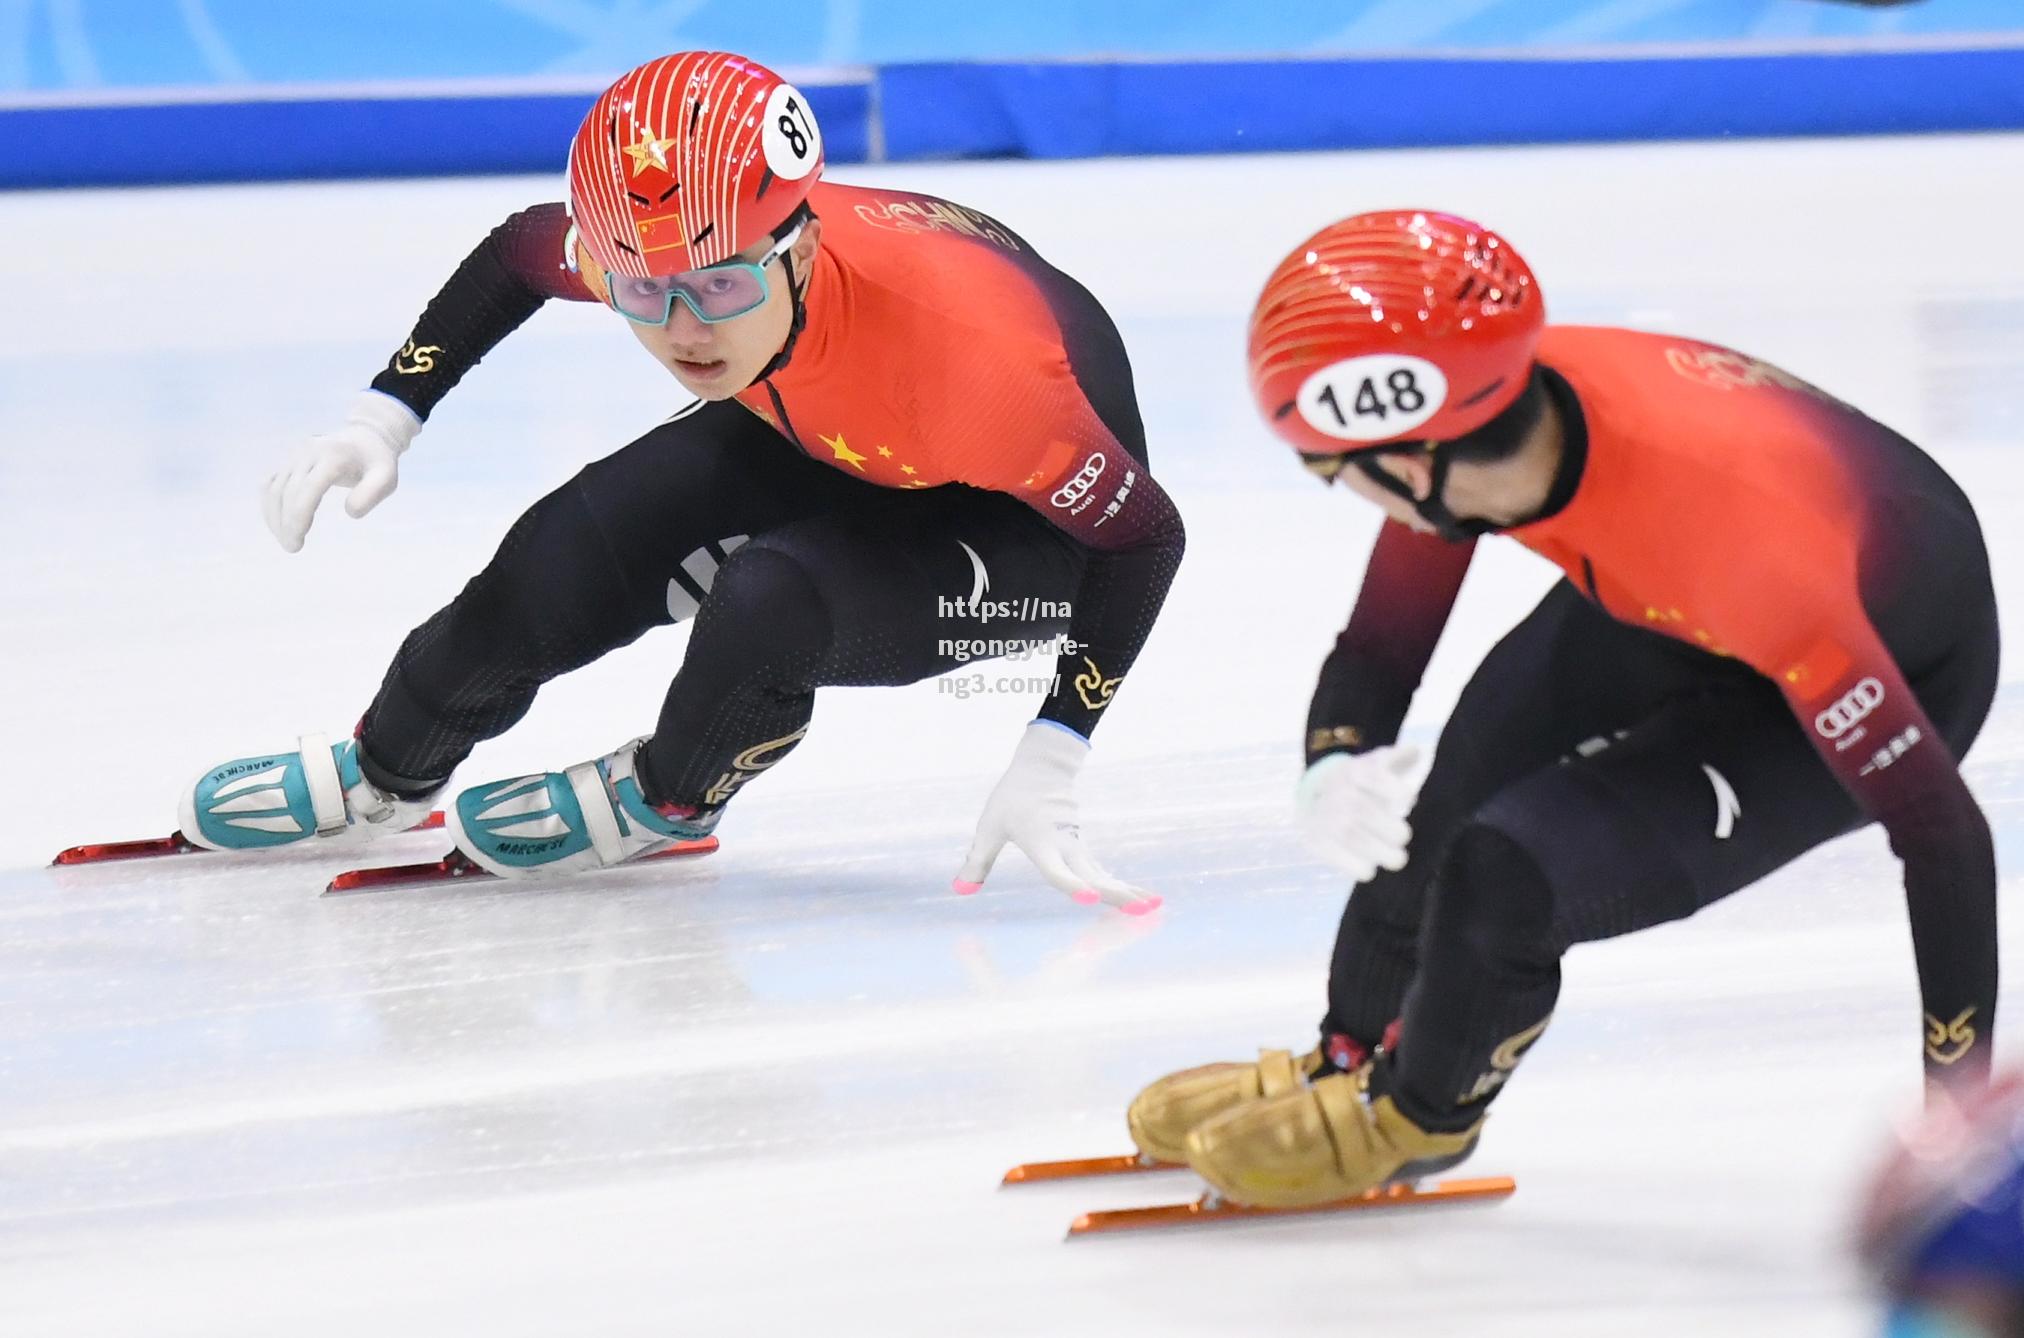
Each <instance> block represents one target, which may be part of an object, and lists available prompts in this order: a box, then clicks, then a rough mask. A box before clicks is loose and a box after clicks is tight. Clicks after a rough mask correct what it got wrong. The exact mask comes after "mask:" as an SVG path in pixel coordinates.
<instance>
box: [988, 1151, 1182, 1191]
mask: <svg viewBox="0 0 2024 1338" xmlns="http://www.w3.org/2000/svg"><path fill="white" fill-rule="evenodd" d="M1186 1169H1187V1168H1186V1167H1185V1166H1183V1165H1181V1164H1180V1163H1179V1162H1171V1161H1154V1160H1153V1159H1152V1158H1151V1157H1148V1156H1146V1155H1145V1154H1144V1153H1143V1152H1128V1153H1125V1154H1123V1155H1121V1156H1116V1157H1080V1158H1077V1159H1075V1160H1072V1161H1029V1162H1026V1163H1025V1164H1023V1165H1020V1166H1014V1167H1013V1168H1012V1169H1011V1170H1009V1171H1007V1172H1005V1178H1004V1179H1003V1180H1000V1181H999V1182H998V1185H999V1188H1001V1189H1002V1188H1003V1187H1005V1186H1006V1185H1032V1184H1038V1183H1039V1182H1041V1181H1043V1180H1082V1179H1086V1178H1088V1177H1090V1176H1096V1175H1135V1174H1137V1173H1139V1172H1141V1171H1184V1170H1186Z"/></svg>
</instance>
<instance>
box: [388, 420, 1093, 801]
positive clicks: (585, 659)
mask: <svg viewBox="0 0 2024 1338" xmlns="http://www.w3.org/2000/svg"><path fill="white" fill-rule="evenodd" d="M972 553H974V554H975V560H974V561H973V559H972V556H971V555H972ZM1083 561H1084V558H1083V552H1082V550H1081V549H1080V548H1079V547H1078V546H1077V545H1075V544H1074V543H1073V542H1072V541H1070V540H1069V539H1067V538H1066V537H1064V536H1063V535H1062V534H1060V532H1059V531H1057V530H1055V529H1054V528H1053V527H1052V526H1051V525H1049V524H1048V523H1047V521H1046V520H1045V519H1043V518H1042V517H1041V516H1039V515H1038V514H1036V513H1035V512H1033V511H1032V510H1031V509H1030V508H1028V507H1027V506H1025V505H1023V504H1022V503H1020V502H1018V501H1016V500H1014V499H1013V498H1010V497H1007V496H1004V495H1001V494H997V493H990V492H984V491H981V490H979V489H975V488H969V487H965V486H964V485H961V484H950V485H946V486H943V487H939V488H929V489H922V490H919V491H910V492H908V491H895V490H893V489H889V488H880V487H876V486H874V485H872V484H869V483H865V482H862V481H860V480H857V479H854V478H852V477H850V476H849V475H847V474H845V473H842V472H841V471H839V470H837V469H835V468H832V467H831V466H829V465H825V464H820V463H818V462H816V461H814V460H812V459H810V458H808V457H807V456H805V455H803V454H802V453H801V452H800V451H798V450H796V449H795V448H794V446H793V445H791V444H790V443H789V442H787V441H786V440H785V439H784V438H782V437H781V436H780V435H779V434H778V433H776V432H774V431H773V430H772V429H771V428H769V427H768V426H766V425H765V424H764V423H762V422H760V421H759V420H758V419H757V418H756V417H754V416H753V415H752V414H751V413H749V412H748V411H746V410H745V409H743V408H741V407H739V406H738V405H737V404H735V403H730V402H724V403H716V404H710V405H706V406H705V407H703V408H702V409H701V410H699V411H697V412H695V413H693V414H690V415H688V416H687V417H684V418H681V419H678V420H676V421H674V422H670V423H666V424H663V425H662V426H661V427H659V428H656V429H655V430H654V431H652V432H649V433H648V434H647V435H646V436H644V437H642V438H640V439H639V440H638V441H636V442H634V443H633V444H632V445H630V446H627V447H626V448H625V449H623V450H621V451H619V452H617V453H616V454H614V455H611V456H609V457H607V458H605V459H603V460H600V461H598V462H597V463H595V464H593V465H590V466H589V467H587V468H586V469H584V470H583V471H582V472H581V473H580V474H578V475H577V476H576V477H575V478H573V479H571V480H570V481H569V482H568V483H566V484H564V485H563V486H562V487H561V488H558V489H557V490H556V491H554V492H552V493H550V494H549V495H548V496H547V497H544V498H542V499H541V500H540V501H539V502H537V503H535V504H534V506H533V507H532V508H531V509H530V510H529V511H528V512H527V513H526V514H525V515H523V516H522V517H521V518H520V519H519V521H518V522H517V523H515V524H514V526H513V528H512V529H511V530H510V531H509V532H508V533H507V535H506V538H505V539H504V541H503V542H502V543H501V544H500V545H499V551H498V553H497V554H496V555H495V556H494V557H493V558H492V561H491V562H490V563H489V564H487V566H486V567H485V569H484V570H483V571H481V572H480V573H478V575H477V576H475V577H474V578H472V580H471V581H470V583H469V584H468V585H466V586H465V587H464V589H463V592H462V593H461V594H459V595H458V596H457V598H456V599H455V600H454V601H453V602H451V604H450V605H449V606H448V607H446V608H444V609H443V610H442V611H440V612H439V613H437V614H436V615H435V616H434V617H432V618H430V619H429V620H428V621H427V622H425V623H423V624H422V625H421V626H420V627H418V628H416V629H415V630H414V631H413V632H411V633H410V634H409V635H408V637H407V639H406V640H405V641H404V642H402V644H401V648H400V651H399V653H398V654H396V655H395V657H394V662H393V665H392V666H391V667H390V668H389V669H388V671H387V675H386V679H385V681H384V682H383V683H382V684H381V686H380V690H379V695H378V696H377V697H375V698H374V700H373V703H372V706H371V707H370V709H368V710H367V712H366V715H365V719H364V721H363V724H362V727H361V734H360V739H361V747H362V751H363V753H364V755H365V757H366V758H368V759H370V763H371V772H370V774H372V775H373V776H374V778H375V779H376V780H379V781H380V782H381V783H382V784H389V785H391V786H393V787H394V788H399V789H414V790H419V789H423V788H427V787H428V786H429V785H431V784H432V783H435V782H439V781H441V780H442V779H443V778H445V777H447V776H448V775H449V774H450V772H451V771H452V770H453V769H454V768H455V767H456V766H457V765H458V763H460V762H462V761H463V760H464V758H465V757H467V756H468V755H469V754H470V752H471V749H472V748H473V747H475V746H476V745H477V744H478V743H479V742H480V741H482V740H484V739H489V738H491V737H493V736H495V735H497V734H500V733H503V732H504V731H505V730H507V729H508V728H510V727H511V726H512V725H513V724H514V722H516V721H517V720H519V719H520V717H521V716H523V715H525V714H526V713H527V710H528V708H529V707H530V706H531V705H532V704H533V701H534V695H535V692H536V690H537V689H538V688H539V687H540V686H541V685H542V684H543V683H545V682H547V681H548V680H549V679H551V678H555V677H557V676H558V675H560V674H564V673H567V672H568V671H570V670H572V669H575V668H578V667H579V666H581V665H585V664H588V663H589V662H591V661H592V660H595V659H597V658H598V657H600V656H602V655H604V654H605V653H606V652H608V651H611V650H614V649H616V648H618V647H620V646H623V645H626V644H628V643H629V642H631V641H633V640H635V639H637V638H638V637H639V636H640V635H641V634H642V633H643V632H645V631H646V630H647V629H648V628H651V627H654V626H656V625H659V624H663V623H671V622H677V621H680V620H682V619H685V618H688V617H691V616H694V617H695V619H696V626H695V630H694V632H693V634H692V636H691V639H690V643H689V648H688V654H687V657H686V658H685V660H684V661H683V663H682V666H681V671H680V672H679V673H678V674H677V675H676V676H675V680H674V683H673V685H672V686H671V687H670V688H669V689H668V695H667V699H666V701H665V702H664V703H663V705H662V707H661V714H660V722H659V725H658V726H657V728H656V729H655V731H654V736H653V740H652V742H651V743H650V744H649V745H648V747H647V749H646V750H645V753H644V757H643V761H644V770H645V775H644V777H643V779H645V780H646V781H647V783H648V788H649V791H650V793H652V794H653V797H654V798H656V799H660V800H671V801H674V802H678V803H703V804H717V803H722V802H723V801H724V800H725V799H727V798H728V797H729V796H730V794H731V793H732V792H733V791H735V790H736V789H737V787H738V786H739V785H741V784H742V783H744V781H746V780H747V779H749V778H750V777H751V776H753V775H756V774H758V773H759V772H760V771H763V770H764V769H765V768H766V767H768V766H770V765H772V764H773V763H774V762H777V761H778V760H779V759H780V758H781V757H783V756H784V755H785V754H786V753H787V751H788V750H789V749H791V748H792V747H793V746H794V744H795V743H796V742H797V741H798V740H799V739H800V737H801V734H802V732H803V731H804V730H805V728H806V726H807V724H808V719H809V715H810V712H811V711H812V709H813V705H814V694H815V689H816V688H818V687H822V686H825V685H829V684H845V683H850V684H903V683H913V682H917V681H919V680H920V679H923V678H927V677H930V676H932V675H935V674H939V673H943V672H945V671H947V670H949V669H951V668H953V667H955V665H956V664H957V663H958V660H957V659H955V658H953V657H952V656H951V655H950V654H949V653H946V651H945V648H944V647H943V646H941V645H940V644H939V643H941V642H943V641H944V640H947V639H951V638H974V637H977V636H978V635H979V625H978V623H977V622H975V621H973V620H969V619H966V618H964V617H962V616H960V615H954V616H944V612H945V609H946V607H947V605H946V603H945V601H962V600H966V599H968V598H969V597H970V596H971V594H972V593H973V591H974V590H975V588H976V583H977V569H978V564H980V563H981V565H982V567H983V569H984V570H985V572H987V573H988V580H989V588H990V599H991V600H992V601H994V602H997V603H1000V604H1010V605H1012V606H1015V609H1018V610H1022V611H1023V609H1024V608H1025V607H1027V606H1026V603H1025V601H1028V600H1031V601H1032V604H1031V608H1032V609H1033V610H1034V612H1035V614H1036V616H1034V617H1031V618H1021V617H1018V616H1014V617H1010V618H1004V619H999V620H994V621H992V622H991V623H990V624H989V626H988V630H987V635H988V636H989V637H991V638H1007V639H1026V638H1031V639H1045V638H1048V637H1051V636H1054V635H1057V634H1059V633H1061V632H1062V631H1064V630H1065V628H1066V626H1067V621H1066V619H1065V618H1059V617H1049V616H1038V615H1040V614H1042V613H1046V612H1050V611H1051V610H1059V609H1064V608H1066V607H1067V605H1068V604H1069V603H1070V602H1071V601H1072V600H1073V599H1074V597H1075V592H1076V587H1077V585H1078V583H1079V581H1080V579H1081V571H1082V565H1083ZM1045 606H1051V610H1050V609H1049V608H1047V607H1045ZM616 742H618V741H617V740H612V741H611V743H616Z"/></svg>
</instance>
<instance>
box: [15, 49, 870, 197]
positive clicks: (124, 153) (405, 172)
mask: <svg viewBox="0 0 2024 1338" xmlns="http://www.w3.org/2000/svg"><path fill="white" fill-rule="evenodd" d="M601 87H602V85H585V87H584V88H583V89H582V90H580V91H577V90H571V91H568V92H553V91H543V92H540V93H514V92H504V91H501V92H487V93H474V94H464V93H451V94H442V93H433V94H416V95H411V96H410V95H401V94H398V93H394V94H390V95H381V94H378V93H375V94H374V95H372V96H360V97H351V96H346V95H345V94H343V93H342V92H341V91H332V92H327V93H320V94H319V95H318V96H315V97H290V96H285V95H273V94H263V95H262V96H260V97H257V98H246V99H243V100H212V99H209V98H202V97H196V98H188V99H179V100H177V101H170V102H158V103H147V102H125V103H120V104H117V105H104V104H99V105H57V106H48V105H43V106H16V107H6V106H4V105H0V187H6V188H13V189H21V188H35V187H51V186H141V185H165V184H178V183H195V182H224V181H281V180H315V179H341V178H357V177H420V176H426V177H434V176H488V175H504V174H513V173H523V172H549V173H553V174H554V175H555V176H556V178H557V179H558V180H560V178H561V176H562V172H563V168H564V165H565V164H566V162H567V159H568V154H569V141H570V137H571V136H572V135H574V134H575V133H576V127H577V126H578V125H579V124H580V123H581V122H582V120H583V114H584V112H585V111H586V110H587V109H588V108H589V106H590V103H591V100H592V99H593V98H595V97H596V95H597V92H598V90H599V88H601ZM802 88H803V91H804V92H806V93H807V95H808V100H809V103H810V104H811V105H812V107H813V110H814V112H815V115H816V117H817V118H818V119H819V120H820V122H821V124H822V128H823V136H824V140H825V143H826V146H827V148H828V152H829V155H830V157H831V158H833V159H836V160H838V161H843V162H861V161H863V160H864V159H865V158H866V157H868V156H870V146H869V145H868V144H867V142H866V138H865V137H866V135H867V133H868V132H869V129H870V126H871V115H870V104H871V86H870V81H869V79H868V78H867V77H864V76H860V77H857V78H855V79H849V80H838V81H836V82H825V83H804V84H803V85H802Z"/></svg>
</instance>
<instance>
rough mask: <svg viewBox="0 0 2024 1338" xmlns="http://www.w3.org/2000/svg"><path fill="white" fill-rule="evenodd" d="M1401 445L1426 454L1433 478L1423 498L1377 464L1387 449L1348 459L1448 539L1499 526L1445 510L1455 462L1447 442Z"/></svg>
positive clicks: (1491, 531) (1492, 530)
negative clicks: (1414, 445) (1450, 475)
mask: <svg viewBox="0 0 2024 1338" xmlns="http://www.w3.org/2000/svg"><path fill="white" fill-rule="evenodd" d="M1404 449H1407V450H1424V451H1425V452H1426V455H1427V458H1428V459H1429V461H1431V463H1432V464H1433V468H1434V477H1433V482H1432V485H1431V486H1430V487H1429V488H1428V489H1427V495H1426V496H1425V497H1424V498H1421V497H1415V496H1413V490H1412V488H1411V487H1409V486H1407V484H1406V481H1405V480H1404V479H1401V478H1398V477H1397V476H1395V475H1393V474H1392V473H1390V472H1389V471H1387V470H1384V469H1380V468H1379V467H1378V463H1377V457H1378V456H1379V455H1382V454H1385V453H1386V452H1382V451H1372V452H1369V453H1367V454H1364V455H1360V456H1358V457H1357V458H1356V459H1355V460H1354V461H1352V462H1351V463H1353V464H1355V466H1356V467H1357V468H1358V469H1360V470H1362V471H1363V476H1364V477H1365V478H1367V479H1369V480H1370V481H1371V482H1372V483H1375V484H1377V486H1378V487H1380V488H1383V489H1384V490H1385V491H1386V492H1388V493H1390V494H1391V495H1392V496H1394V497H1397V498H1400V499H1401V500H1403V501H1404V502H1406V503H1407V504H1408V505H1409V506H1411V507H1412V509H1413V510H1414V511H1416V512H1418V513H1419V517H1420V519H1421V520H1424V521H1426V522H1427V524H1429V525H1431V526H1433V527H1434V532H1435V533H1436V534H1438V535H1440V536H1441V537H1442V538H1443V539H1446V540H1448V541H1449V542H1451V543H1460V542H1462V541H1464V540H1467V539H1474V538H1476V537H1477V536H1478V535H1484V534H1494V533H1496V532H1497V530H1498V529H1500V528H1501V527H1500V526H1498V525H1496V524H1495V523H1493V522H1491V521H1488V520H1483V519H1480V518H1477V517H1471V518H1469V519H1467V520H1464V519H1462V518H1461V517H1460V516H1458V515H1456V514H1455V513H1454V512H1452V511H1450V510H1448V498H1447V491H1448V470H1449V469H1450V468H1451V467H1452V466H1453V465H1454V463H1455V462H1454V460H1453V459H1452V458H1451V457H1450V456H1449V454H1448V449H1447V443H1445V442H1437V443H1433V444H1432V445H1431V446H1429V447H1407V448H1404Z"/></svg>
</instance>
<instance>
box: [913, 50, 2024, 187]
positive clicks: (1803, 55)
mask: <svg viewBox="0 0 2024 1338" xmlns="http://www.w3.org/2000/svg"><path fill="white" fill-rule="evenodd" d="M878 84H879V102H880V106H881V108H882V112H883V116H884V120H885V125H884V141H885V146H886V152H887V155H888V156H889V157H891V158H893V159H913V158H992V157H1022V158H1088V157H1102V156H1107V155H1122V154H1172V153H1224V152H1245V151H1249V152H1264V151H1274V150H1294V149H1358V148H1413V147H1423V146H1439V145H1466V144H1554V143H1577V142H1599V141H1611V140H1665V139H1714V138H1721V137H1724V136H1750V137H1761V136H1791V135H1862V134H1894V133H1922V132H1936V131H1954V132H1958V131H1977V130H2014V129H2020V128H2024V43H2020V44H2017V45H2012V46H2007V47H2006V46H1992V47H1990V48H1986V49H1973V50H1932V51H1926V50H1921V51H1903V50H1833V51H1809V52H1794V53H1785V54H1775V55H1774V54H1721V55H1715V54H1705V55H1691V56H1653V57H1630V56H1624V55H1620V54H1609V55H1605V56H1593V57H1581V58H1550V57H1538V58H1533V57H1518V58H1513V57H1508V56H1507V57H1501V58H1476V57H1456V58H1445V59H1438V60H1427V59H1354V60H1352V59H1345V60H1287V61H1239V62H1206V61H1203V62H1148V63H1133V62H1113V63H1108V64H1079V63H1049V64H1026V65H893V66H887V67H884V68H883V69H881V70H880V71H879V75H878Z"/></svg>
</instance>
